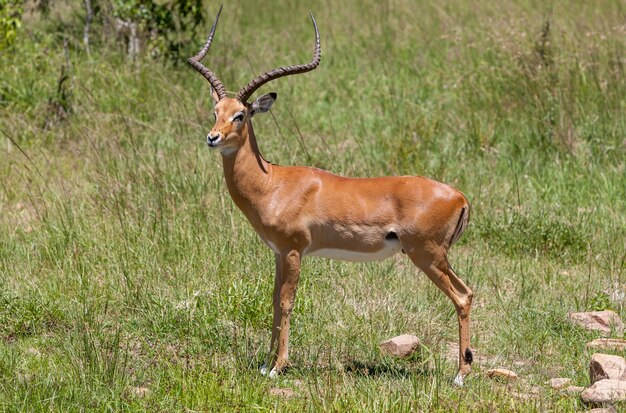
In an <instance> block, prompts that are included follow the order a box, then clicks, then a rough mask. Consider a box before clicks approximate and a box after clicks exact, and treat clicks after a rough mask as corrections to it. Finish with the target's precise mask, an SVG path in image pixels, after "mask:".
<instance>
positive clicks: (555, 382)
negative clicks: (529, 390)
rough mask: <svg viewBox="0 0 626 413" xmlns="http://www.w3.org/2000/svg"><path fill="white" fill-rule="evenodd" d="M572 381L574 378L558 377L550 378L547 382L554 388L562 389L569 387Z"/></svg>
mask: <svg viewBox="0 0 626 413" xmlns="http://www.w3.org/2000/svg"><path fill="white" fill-rule="evenodd" d="M571 382H572V379H568V378H567V377H557V378H554V379H550V380H548V381H547V382H546V384H549V385H550V387H551V388H553V389H554V390H561V389H564V388H566V387H568V386H569V384H570V383H571Z"/></svg>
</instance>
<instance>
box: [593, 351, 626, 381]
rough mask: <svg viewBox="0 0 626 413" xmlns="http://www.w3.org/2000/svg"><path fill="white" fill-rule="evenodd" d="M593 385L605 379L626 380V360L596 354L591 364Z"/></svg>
mask: <svg viewBox="0 0 626 413" xmlns="http://www.w3.org/2000/svg"><path fill="white" fill-rule="evenodd" d="M589 377H590V378H591V383H595V382H597V381H598V380H603V379H615V380H626V360H624V358H623V357H620V356H612V355H609V354H602V353H596V354H594V355H593V356H591V363H590V364H589Z"/></svg>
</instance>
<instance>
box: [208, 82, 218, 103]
mask: <svg viewBox="0 0 626 413" xmlns="http://www.w3.org/2000/svg"><path fill="white" fill-rule="evenodd" d="M209 87H210V88H211V97H212V98H213V104H217V102H219V101H220V97H219V95H218V94H217V92H216V91H215V89H213V86H209Z"/></svg>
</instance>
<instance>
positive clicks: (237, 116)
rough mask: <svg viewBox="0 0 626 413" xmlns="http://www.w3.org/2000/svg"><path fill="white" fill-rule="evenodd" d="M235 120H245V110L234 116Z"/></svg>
mask: <svg viewBox="0 0 626 413" xmlns="http://www.w3.org/2000/svg"><path fill="white" fill-rule="evenodd" d="M233 122H243V112H239V113H238V114H236V115H235V116H233Z"/></svg>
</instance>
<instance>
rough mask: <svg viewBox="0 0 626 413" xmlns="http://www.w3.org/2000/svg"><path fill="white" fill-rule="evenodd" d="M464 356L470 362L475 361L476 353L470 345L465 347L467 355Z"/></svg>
mask: <svg viewBox="0 0 626 413" xmlns="http://www.w3.org/2000/svg"><path fill="white" fill-rule="evenodd" d="M463 358H464V359H465V361H466V362H468V363H469V364H472V362H473V361H474V355H473V354H472V350H470V349H469V347H468V348H466V349H465V355H464V356H463Z"/></svg>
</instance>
